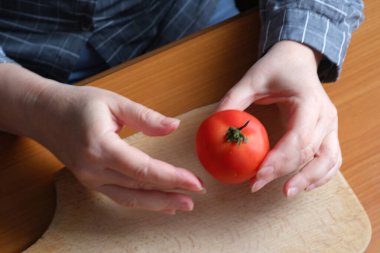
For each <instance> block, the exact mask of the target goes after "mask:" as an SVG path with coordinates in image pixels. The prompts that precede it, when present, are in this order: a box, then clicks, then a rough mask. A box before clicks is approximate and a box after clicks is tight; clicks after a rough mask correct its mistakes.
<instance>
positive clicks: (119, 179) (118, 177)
mask: <svg viewBox="0 0 380 253" xmlns="http://www.w3.org/2000/svg"><path fill="white" fill-rule="evenodd" d="M97 181H98V184H97V186H101V185H115V186H120V187H124V188H128V189H136V190H138V189H140V190H159V191H176V190H179V189H178V188H173V187H172V186H166V185H157V184H152V183H146V182H144V181H137V180H135V179H133V178H131V177H128V176H126V175H124V174H122V173H120V172H118V171H115V170H113V169H109V168H107V169H103V170H102V173H100V174H98V175H97ZM201 193H205V192H201Z"/></svg>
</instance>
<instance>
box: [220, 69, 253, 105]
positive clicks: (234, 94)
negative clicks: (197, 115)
mask: <svg viewBox="0 0 380 253" xmlns="http://www.w3.org/2000/svg"><path fill="white" fill-rule="evenodd" d="M254 101H255V90H254V88H253V85H251V78H249V77H248V75H247V74H246V75H245V76H244V77H243V78H242V79H241V80H240V81H239V82H238V83H237V84H235V86H234V87H232V88H231V89H230V90H229V91H228V92H227V93H226V95H225V96H224V97H223V98H222V99H221V100H220V102H219V105H218V107H217V109H216V110H217V111H224V110H230V109H236V110H241V111H244V110H245V109H247V107H249V106H250V105H251V104H252V103H253V102H254Z"/></svg>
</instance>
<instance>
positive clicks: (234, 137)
mask: <svg viewBox="0 0 380 253" xmlns="http://www.w3.org/2000/svg"><path fill="white" fill-rule="evenodd" d="M248 124H249V120H248V121H247V122H245V124H244V125H242V126H241V127H238V128H236V127H229V128H228V131H227V133H226V141H227V142H236V143H237V145H238V146H240V143H242V142H244V143H247V141H248V138H247V137H246V136H245V135H244V134H242V132H241V131H242V130H243V129H244V128H245V127H246V126H247V125H248Z"/></svg>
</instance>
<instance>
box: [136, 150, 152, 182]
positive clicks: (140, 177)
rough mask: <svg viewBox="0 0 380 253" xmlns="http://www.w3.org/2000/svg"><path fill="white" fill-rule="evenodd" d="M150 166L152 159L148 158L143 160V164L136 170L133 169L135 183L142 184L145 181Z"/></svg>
mask: <svg viewBox="0 0 380 253" xmlns="http://www.w3.org/2000/svg"><path fill="white" fill-rule="evenodd" d="M151 166H152V158H150V157H149V156H148V157H146V158H145V160H144V162H142V163H141V164H140V166H138V167H137V168H136V169H135V172H134V175H133V177H134V179H135V180H136V181H137V182H143V181H145V179H146V178H147V177H148V174H149V170H150V168H151Z"/></svg>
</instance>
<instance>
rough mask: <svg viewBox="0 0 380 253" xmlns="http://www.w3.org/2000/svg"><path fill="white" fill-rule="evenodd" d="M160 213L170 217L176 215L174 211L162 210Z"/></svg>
mask: <svg viewBox="0 0 380 253" xmlns="http://www.w3.org/2000/svg"><path fill="white" fill-rule="evenodd" d="M161 212H162V213H165V214H170V215H175V214H176V210H175V209H164V210H161Z"/></svg>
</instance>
